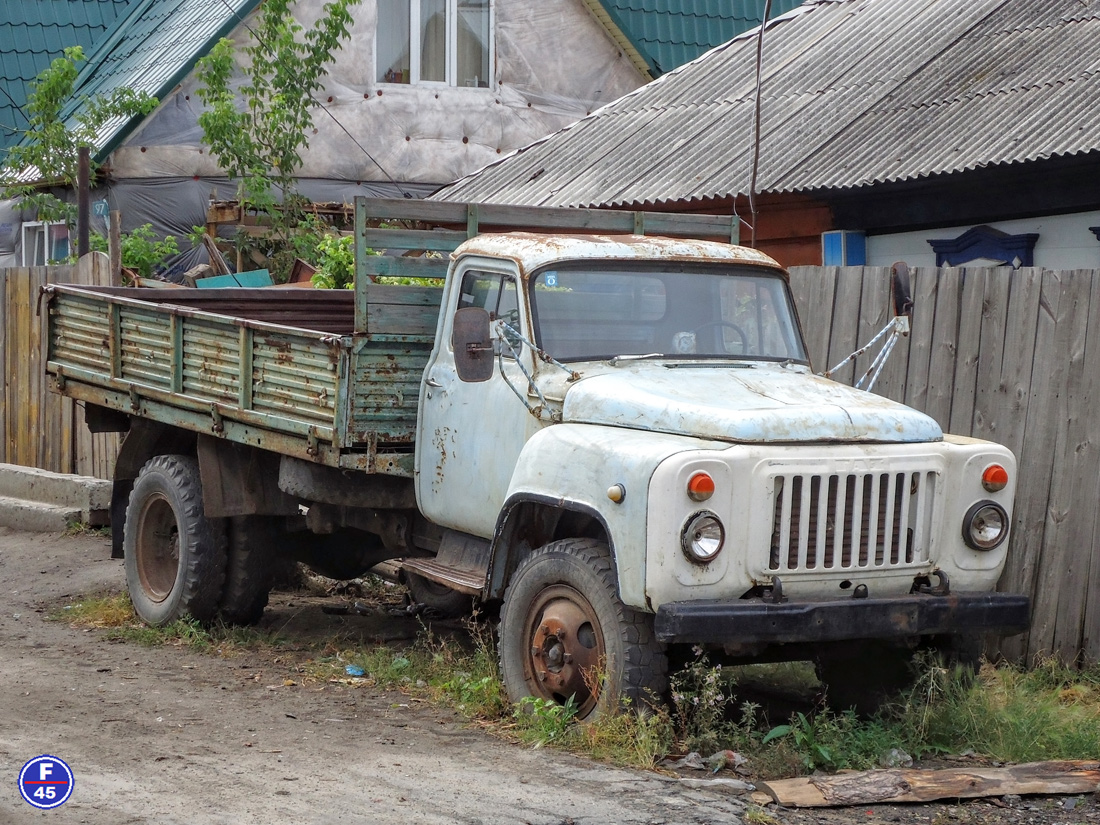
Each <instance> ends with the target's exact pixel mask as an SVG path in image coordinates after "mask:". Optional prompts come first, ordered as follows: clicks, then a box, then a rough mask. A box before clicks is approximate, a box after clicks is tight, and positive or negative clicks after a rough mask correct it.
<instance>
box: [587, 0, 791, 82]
mask: <svg viewBox="0 0 1100 825" xmlns="http://www.w3.org/2000/svg"><path fill="white" fill-rule="evenodd" d="M800 2H801V0H772V12H771V13H772V16H773V17H774V16H775V15H777V14H781V13H782V12H785V11H789V10H790V9H792V8H794V7H795V6H797V5H798V4H799V3H800ZM599 3H600V5H601V6H602V7H603V8H604V10H605V11H606V12H607V15H608V17H609V18H610V19H611V22H612V23H613V24H614V25H615V26H617V27H618V28H619V30H620V31H621V32H622V33H623V35H625V36H626V38H627V39H628V40H629V41H630V43H631V45H633V46H634V48H635V49H637V51H638V52H639V54H641V56H642V57H643V59H644V60H645V61H646V63H647V64H648V65H649V71H650V73H651V75H652V76H653V77H659V76H660V75H662V74H663V73H665V72H668V71H670V70H672V69H675V68H676V67H677V66H682V65H684V64H685V63H687V62H688V61H691V60H694V59H695V58H697V57H698V56H699V55H701V54H703V52H706V51H709V50H710V49H713V48H714V47H715V46H718V45H720V44H722V43H725V42H726V41H727V40H730V39H731V38H733V37H735V36H737V35H738V34H740V33H741V32H744V31H747V30H749V29H751V28H753V27H754V26H759V25H760V21H761V20H763V19H764V4H765V0H599Z"/></svg>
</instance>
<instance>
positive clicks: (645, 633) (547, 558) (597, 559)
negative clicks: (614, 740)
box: [500, 539, 668, 720]
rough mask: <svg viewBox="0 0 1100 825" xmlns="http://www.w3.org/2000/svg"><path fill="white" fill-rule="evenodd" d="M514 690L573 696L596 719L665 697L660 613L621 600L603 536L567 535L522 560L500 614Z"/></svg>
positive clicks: (582, 715) (504, 665)
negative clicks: (656, 616) (657, 630)
mask: <svg viewBox="0 0 1100 825" xmlns="http://www.w3.org/2000/svg"><path fill="white" fill-rule="evenodd" d="M500 667H501V674H502V676H503V678H504V685H505V688H506V689H507V691H508V696H509V698H510V699H511V700H512V701H513V702H520V701H522V700H523V699H524V698H526V697H528V696H533V697H536V698H541V699H545V700H550V701H555V702H559V703H562V704H564V703H566V702H567V701H568V700H569V699H570V697H573V701H574V704H575V706H576V708H577V718H579V719H582V720H583V719H593V718H595V717H596V716H598V715H601V714H609V713H616V712H618V711H619V710H620V709H622V708H623V707H625V706H630V707H633V708H639V707H643V706H645V705H655V704H659V703H660V702H662V701H663V697H664V695H665V691H666V689H667V687H668V658H667V657H666V655H665V652H664V649H663V647H662V646H661V644H660V643H659V642H658V641H657V639H656V637H655V635H654V632H653V617H652V615H650V614H648V613H643V612H641V611H638V610H634V609H633V608H630V607H627V606H626V605H624V604H623V603H622V601H621V600H620V599H619V596H618V587H617V582H616V579H615V571H614V568H613V566H612V564H611V553H610V551H609V550H608V547H607V545H606V544H604V543H603V542H599V541H594V540H592V539H564V540H561V541H555V542H551V543H550V544H547V545H545V546H544V547H541V548H540V549H538V550H536V551H535V552H534V553H532V554H531V555H530V556H528V557H527V558H526V559H524V560H523V562H521V563H520V565H519V568H518V569H517V570H516V572H515V575H514V576H513V577H512V580H511V582H510V583H509V585H508V589H507V591H506V592H505V594H504V606H503V608H502V610H501V614H500Z"/></svg>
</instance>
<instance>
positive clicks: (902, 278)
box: [890, 261, 913, 318]
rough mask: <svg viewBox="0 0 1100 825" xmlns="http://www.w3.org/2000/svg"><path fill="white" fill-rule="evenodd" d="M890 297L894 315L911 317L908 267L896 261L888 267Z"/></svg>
mask: <svg viewBox="0 0 1100 825" xmlns="http://www.w3.org/2000/svg"><path fill="white" fill-rule="evenodd" d="M890 297H891V299H892V301H893V304H894V315H904V316H906V317H907V318H912V317H913V296H912V292H911V290H910V288H909V266H908V265H907V264H906V263H905V262H904V261H898V262H897V263H895V264H894V265H893V266H892V267H890Z"/></svg>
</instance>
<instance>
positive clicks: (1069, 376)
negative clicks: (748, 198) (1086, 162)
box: [791, 267, 1100, 662]
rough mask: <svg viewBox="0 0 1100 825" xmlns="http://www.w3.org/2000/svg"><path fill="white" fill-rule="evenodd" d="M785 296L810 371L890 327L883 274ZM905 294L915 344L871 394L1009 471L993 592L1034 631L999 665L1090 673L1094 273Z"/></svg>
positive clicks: (918, 288)
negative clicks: (916, 412)
mask: <svg viewBox="0 0 1100 825" xmlns="http://www.w3.org/2000/svg"><path fill="white" fill-rule="evenodd" d="M791 284H792V288H793V290H794V293H795V301H796V303H797V304H798V309H799V314H800V315H801V317H802V324H803V328H804V331H805V333H806V338H807V343H808V346H809V349H810V357H811V359H812V360H813V364H814V369H815V370H818V371H820V370H823V369H825V368H826V367H827V366H828V367H831V366H833V365H834V364H836V363H837V362H839V361H840V360H841V359H843V357H844V356H845V355H847V354H848V353H850V352H852V351H853V350H854V349H855V348H856V347H857V346H858V345H857V343H856V342H857V341H859V342H860V343H859V345H862V344H863V343H866V342H867V340H868V339H869V338H870V337H871V336H872V335H873V334H874V332H877V331H878V330H879V329H881V328H882V327H883V326H884V325H885V324H886V322H887V320H888V318H889V314H888V312H889V308H888V303H889V270H888V269H883V268H876V267H866V268H863V267H853V268H836V267H797V268H795V269H794V270H792V272H791ZM912 288H913V298H914V301H915V303H916V309H915V310H914V313H913V319H912V321H913V325H912V333H911V335H910V336H909V339H908V341H903V342H901V343H899V345H898V347H897V348H896V349H895V350H894V354H893V357H892V359H891V361H890V362H889V363H888V365H887V367H886V368H885V370H884V372H883V374H882V377H881V378H880V380H879V383H878V384H877V385H876V386H875V392H876V393H881V394H882V395H885V396H888V397H889V398H893V399H895V400H898V401H903V402H905V403H906V404H909V405H910V406H913V407H916V408H917V409H920V410H923V411H924V412H926V413H928V414H929V415H931V416H932V417H933V418H935V419H936V420H937V421H938V422H939V423H940V425H941V427H943V429H944V430H945V431H949V432H953V433H958V434H961V435H972V436H975V437H977V438H986V439H990V440H992V441H998V442H1000V443H1001V444H1004V445H1006V446H1008V447H1009V448H1010V449H1012V451H1013V452H1014V453H1015V454H1016V458H1017V460H1018V462H1019V470H1018V473H1019V475H1018V483H1017V488H1016V510H1015V514H1014V519H1013V535H1012V539H1011V545H1010V547H1009V560H1008V565H1007V567H1006V569H1005V573H1004V575H1003V576H1002V578H1001V585H1000V586H1001V589H1002V590H1005V591H1011V592H1017V593H1027V594H1030V595H1031V597H1032V600H1033V601H1032V605H1033V607H1032V629H1031V632H1030V633H1029V634H1028V635H1027V636H1018V637H1014V638H1012V639H1008V640H1004V641H1003V642H1002V644H1001V647H1000V650H1001V652H1003V653H1004V654H1005V655H1006V656H1009V657H1010V658H1022V657H1025V656H1026V657H1027V659H1028V660H1032V659H1033V658H1034V657H1036V656H1042V655H1050V654H1053V655H1056V656H1058V657H1059V658H1061V659H1063V660H1064V661H1067V662H1071V661H1074V660H1076V659H1079V658H1084V659H1085V660H1088V661H1093V662H1095V661H1098V660H1100V555H1098V549H1100V535H1098V531H1100V271H1094V270H1074V271H1068V272H1054V271H1050V270H1041V269H1015V270H1014V269H1012V268H1010V267H1004V268H998V269H969V268H967V269H957V268H950V269H917V270H915V271H914V272H913V273H912ZM870 355H871V354H870V353H868V355H867V356H865V357H863V358H861V361H860V365H859V367H858V368H859V369H861V370H863V369H866V367H867V364H868V363H869V358H870ZM855 369H857V367H854V366H849V367H847V368H846V370H845V372H844V374H841V375H838V379H839V380H842V381H848V382H850V381H851V379H852V377H853V375H854V374H855Z"/></svg>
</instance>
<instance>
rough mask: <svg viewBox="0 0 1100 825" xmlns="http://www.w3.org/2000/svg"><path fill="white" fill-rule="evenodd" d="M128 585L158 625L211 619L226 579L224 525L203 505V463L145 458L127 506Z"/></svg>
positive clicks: (141, 611)
mask: <svg viewBox="0 0 1100 825" xmlns="http://www.w3.org/2000/svg"><path fill="white" fill-rule="evenodd" d="M123 552H124V554H125V562H124V566H125V569H126V586H127V589H128V590H129V592H130V600H131V601H132V602H133V604H134V611H135V612H136V613H137V615H138V616H139V617H140V618H141V619H142V620H143V621H145V622H148V623H149V624H152V625H163V624H168V623H169V622H172V621H174V620H176V619H179V618H181V617H183V616H191V617H192V618H195V619H198V620H200V621H206V620H207V619H210V618H213V616H214V613H215V612H216V611H217V607H218V599H219V597H220V596H221V592H222V582H223V581H224V578H225V560H226V554H225V531H224V529H223V527H222V524H221V523H220V522H215V521H213V520H210V519H207V518H206V516H205V515H204V514H203V509H202V482H201V480H200V476H199V465H198V462H197V461H196V460H195V459H194V458H191V457H190V456H183V455H162V456H156V457H155V458H152V459H150V460H149V461H148V462H146V464H145V466H144V467H142V468H141V472H140V473H138V477H137V479H135V481H134V488H133V491H132V492H131V493H130V501H129V503H128V504H127V506H126V525H125V529H124V537H123Z"/></svg>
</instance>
